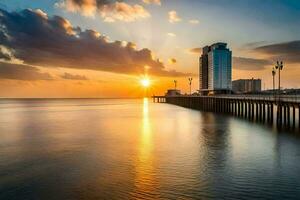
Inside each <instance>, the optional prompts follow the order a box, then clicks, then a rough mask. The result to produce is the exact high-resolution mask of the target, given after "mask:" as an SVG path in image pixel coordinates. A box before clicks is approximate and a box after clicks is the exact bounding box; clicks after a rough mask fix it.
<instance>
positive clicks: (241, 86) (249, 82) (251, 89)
mask: <svg viewBox="0 0 300 200" xmlns="http://www.w3.org/2000/svg"><path fill="white" fill-rule="evenodd" d="M232 90H233V92H234V93H239V94H242V93H256V92H260V91H261V79H254V78H252V79H239V80H234V81H232Z"/></svg>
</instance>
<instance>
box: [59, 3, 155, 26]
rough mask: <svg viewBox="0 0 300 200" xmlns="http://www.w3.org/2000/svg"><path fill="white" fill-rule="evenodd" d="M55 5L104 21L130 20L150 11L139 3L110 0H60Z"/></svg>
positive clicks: (139, 17)
mask: <svg viewBox="0 0 300 200" xmlns="http://www.w3.org/2000/svg"><path fill="white" fill-rule="evenodd" d="M55 5H56V7H58V8H62V9H65V10H66V11H68V12H73V13H80V14H82V15H83V16H87V17H92V16H95V15H96V14H100V16H101V17H102V18H103V19H104V21H105V22H115V21H125V22H132V21H136V20H139V19H143V18H148V17H150V13H149V12H148V11H147V10H146V9H145V8H144V7H143V6H141V5H138V4H135V5H130V4H127V3H125V2H121V1H112V0H61V1H60V2H58V3H56V4H55Z"/></svg>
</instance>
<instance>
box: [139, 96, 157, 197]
mask: <svg viewBox="0 0 300 200" xmlns="http://www.w3.org/2000/svg"><path fill="white" fill-rule="evenodd" d="M153 164H154V163H153V143H152V131H151V123H150V120H149V100H148V98H144V100H143V120H142V126H141V134H140V138H139V147H138V157H137V161H136V177H135V186H136V191H135V195H139V194H143V193H147V194H148V195H155V188H156V187H155V185H156V184H155V177H154V175H155V173H154V166H153Z"/></svg>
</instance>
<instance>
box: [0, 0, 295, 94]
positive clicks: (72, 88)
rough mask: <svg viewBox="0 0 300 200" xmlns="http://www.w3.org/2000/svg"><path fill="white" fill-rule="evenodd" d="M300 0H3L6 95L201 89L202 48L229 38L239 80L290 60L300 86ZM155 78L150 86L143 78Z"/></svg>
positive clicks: (0, 74) (285, 83)
mask: <svg viewBox="0 0 300 200" xmlns="http://www.w3.org/2000/svg"><path fill="white" fill-rule="evenodd" d="M299 19H300V1H298V0H276V1H274V0H124V1H120V0H119V1H117V0H39V1H29V0H1V1H0V97H11V98H13V97H30V98H31V97H41V98H46V97H50V98H51V97H53V98H54V97H76V98H80V97H140V96H143V95H145V93H147V94H148V95H153V94H164V92H165V91H166V89H168V88H173V87H174V86H173V85H174V80H177V85H178V88H179V89H181V90H182V91H183V93H185V92H188V91H189V89H188V88H189V84H188V78H189V77H193V84H192V87H193V91H196V90H197V89H198V70H199V63H198V62H199V56H200V54H201V48H202V47H204V46H206V45H211V44H213V43H215V42H226V43H227V44H228V47H229V48H230V49H231V50H232V52H233V80H235V79H240V78H261V79H262V83H263V89H270V88H271V87H272V75H271V71H272V68H273V66H274V65H275V63H276V61H277V60H282V61H283V62H284V69H283V71H282V73H281V77H282V79H281V83H282V87H284V88H299V87H300V78H299V77H300V38H299V36H300V20H299ZM145 77H147V78H149V79H150V80H151V85H150V87H149V88H147V90H146V89H145V88H144V87H142V85H141V79H144V78H145Z"/></svg>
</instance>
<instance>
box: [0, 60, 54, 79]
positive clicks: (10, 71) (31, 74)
mask: <svg viewBox="0 0 300 200" xmlns="http://www.w3.org/2000/svg"><path fill="white" fill-rule="evenodd" d="M0 79H14V80H52V77H51V75H50V74H48V73H42V72H40V70H39V69H38V68H36V67H32V66H28V65H22V64H11V63H5V62H0Z"/></svg>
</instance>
